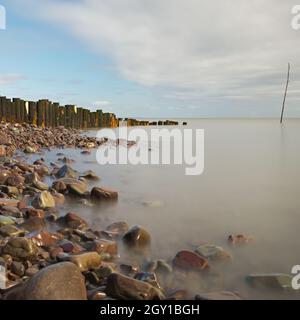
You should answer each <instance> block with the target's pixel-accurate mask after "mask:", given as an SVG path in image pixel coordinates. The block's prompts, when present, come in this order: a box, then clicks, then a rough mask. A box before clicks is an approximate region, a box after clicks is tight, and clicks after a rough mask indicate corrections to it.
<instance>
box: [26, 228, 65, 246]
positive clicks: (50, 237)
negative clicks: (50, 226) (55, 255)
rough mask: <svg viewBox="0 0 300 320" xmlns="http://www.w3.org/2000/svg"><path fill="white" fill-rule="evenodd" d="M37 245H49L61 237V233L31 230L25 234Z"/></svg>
mask: <svg viewBox="0 0 300 320" xmlns="http://www.w3.org/2000/svg"><path fill="white" fill-rule="evenodd" d="M26 237H27V238H30V239H31V241H32V242H33V243H34V244H35V245H37V246H38V247H50V246H53V245H55V244H56V243H57V242H58V241H60V240H62V239H63V235H61V234H59V233H51V232H48V231H44V230H43V231H40V232H32V233H30V234H28V235H26Z"/></svg>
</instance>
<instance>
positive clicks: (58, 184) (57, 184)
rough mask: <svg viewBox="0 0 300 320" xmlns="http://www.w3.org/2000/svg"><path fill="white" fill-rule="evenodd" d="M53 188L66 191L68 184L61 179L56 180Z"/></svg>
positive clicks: (62, 191)
mask: <svg viewBox="0 0 300 320" xmlns="http://www.w3.org/2000/svg"><path fill="white" fill-rule="evenodd" d="M52 188H53V189H54V190H56V191H57V192H60V193H64V192H65V191H66V190H67V186H66V184H65V183H64V182H63V181H61V180H57V181H54V182H53V184H52Z"/></svg>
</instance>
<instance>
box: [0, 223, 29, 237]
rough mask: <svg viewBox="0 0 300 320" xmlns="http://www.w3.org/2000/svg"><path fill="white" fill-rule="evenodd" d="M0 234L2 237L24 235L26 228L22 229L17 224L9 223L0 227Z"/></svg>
mask: <svg viewBox="0 0 300 320" xmlns="http://www.w3.org/2000/svg"><path fill="white" fill-rule="evenodd" d="M0 235H1V236H2V237H11V238H12V237H18V236H22V235H24V230H20V229H19V228H17V227H16V226H14V225H11V224H8V225H5V226H2V227H1V228H0Z"/></svg>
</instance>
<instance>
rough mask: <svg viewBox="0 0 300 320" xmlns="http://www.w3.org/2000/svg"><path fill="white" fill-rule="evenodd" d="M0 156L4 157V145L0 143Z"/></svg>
mask: <svg viewBox="0 0 300 320" xmlns="http://www.w3.org/2000/svg"><path fill="white" fill-rule="evenodd" d="M0 157H6V147H5V146H3V145H0Z"/></svg>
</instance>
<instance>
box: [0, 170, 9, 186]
mask: <svg viewBox="0 0 300 320" xmlns="http://www.w3.org/2000/svg"><path fill="white" fill-rule="evenodd" d="M9 175H10V171H8V170H1V171H0V184H1V185H4V184H6V180H7V178H8V177H9Z"/></svg>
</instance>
